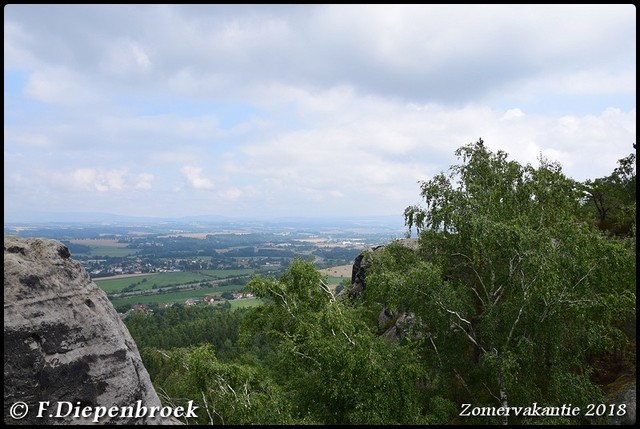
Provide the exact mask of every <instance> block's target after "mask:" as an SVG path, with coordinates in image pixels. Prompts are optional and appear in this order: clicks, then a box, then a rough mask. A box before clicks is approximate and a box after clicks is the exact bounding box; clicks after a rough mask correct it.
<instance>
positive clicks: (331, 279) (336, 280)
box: [327, 276, 351, 285]
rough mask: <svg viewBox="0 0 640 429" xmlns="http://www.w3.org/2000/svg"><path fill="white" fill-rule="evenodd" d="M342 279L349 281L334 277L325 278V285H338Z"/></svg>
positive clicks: (349, 278)
mask: <svg viewBox="0 0 640 429" xmlns="http://www.w3.org/2000/svg"><path fill="white" fill-rule="evenodd" d="M344 279H348V280H349V281H351V277H335V276H327V284H330V285H339V284H340V283H342V281H343V280H344Z"/></svg>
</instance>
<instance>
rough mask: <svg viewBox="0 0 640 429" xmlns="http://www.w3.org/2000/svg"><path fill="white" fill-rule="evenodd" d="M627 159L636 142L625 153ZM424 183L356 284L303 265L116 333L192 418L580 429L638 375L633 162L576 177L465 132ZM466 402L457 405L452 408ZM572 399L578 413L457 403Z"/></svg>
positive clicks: (602, 416)
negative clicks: (338, 282) (124, 334)
mask: <svg viewBox="0 0 640 429" xmlns="http://www.w3.org/2000/svg"><path fill="white" fill-rule="evenodd" d="M634 152H635V144H634ZM455 154H456V156H457V158H458V160H459V163H458V164H456V165H453V166H451V167H450V169H449V170H448V171H447V172H442V173H440V174H438V175H436V176H434V177H433V178H432V179H430V180H427V181H424V182H420V183H419V186H420V189H419V197H420V198H419V202H418V203H417V204H415V205H411V206H409V207H407V208H406V210H405V214H404V219H405V224H406V227H407V236H411V235H412V234H415V236H416V237H417V239H418V243H419V249H418V250H413V249H411V248H408V247H406V246H403V245H401V244H400V243H397V242H392V243H389V244H388V245H386V246H384V247H383V248H380V249H378V250H376V251H374V250H366V251H365V252H364V260H365V261H366V267H367V269H366V287H365V288H364V289H363V290H361V291H358V293H351V292H355V291H351V290H350V287H348V286H347V287H345V288H344V289H343V290H342V291H341V292H340V293H338V294H335V293H333V292H332V291H331V289H330V288H328V287H327V285H326V278H325V277H324V276H323V275H322V274H320V272H319V271H317V270H316V269H315V268H314V264H313V260H312V259H303V258H296V259H295V260H294V261H293V262H292V263H291V264H290V265H289V267H288V269H287V270H286V272H285V273H284V274H282V275H280V276H279V277H277V278H276V277H271V276H260V275H257V276H254V277H252V278H251V280H250V281H249V282H248V283H247V284H246V286H245V290H246V291H248V292H251V293H253V294H254V295H256V296H257V297H259V298H262V299H263V300H264V302H265V304H264V305H259V306H255V307H251V308H245V309H238V310H231V309H229V308H228V307H226V308H214V307H210V308H209V307H193V308H191V307H181V306H176V307H174V308H167V309H163V310H161V311H158V312H156V313H155V314H145V313H139V314H134V315H132V316H130V317H128V318H127V319H125V323H126V324H127V327H128V328H129V330H130V332H131V334H132V336H133V337H134V339H135V340H136V343H137V345H138V347H139V350H140V353H141V356H142V358H143V362H144V364H145V366H146V368H147V370H148V371H149V374H150V376H151V379H152V382H153V384H154V386H155V387H156V390H157V391H158V393H159V394H160V396H161V399H162V401H163V403H165V404H167V405H176V406H177V405H185V404H186V403H187V402H188V401H189V400H193V401H195V403H196V404H197V405H198V407H199V409H198V412H197V414H198V417H197V419H191V420H189V421H187V422H186V423H189V424H327V425H329V424H331V425H333V424H367V425H375V424H469V425H480V424H490V425H493V424H588V423H605V422H607V421H608V420H607V418H608V417H610V416H620V415H622V414H624V413H625V412H626V409H625V406H624V404H614V405H613V406H610V407H608V408H606V410H605V411H606V413H597V414H596V415H593V416H588V415H586V413H585V411H586V410H588V408H589V406H592V407H593V406H594V405H598V404H605V403H607V402H606V401H607V398H608V397H611V395H612V394H615V393H616V391H617V390H619V389H620V388H621V386H623V385H624V384H625V383H626V382H628V381H630V380H635V377H636V374H635V368H636V351H635V350H636V334H635V319H636V262H635V261H636V244H635V238H636V221H635V219H636V195H635V192H636V191H635V189H636V183H635V180H636V178H635V170H636V157H635V153H631V154H630V155H628V156H627V157H625V158H622V159H620V160H619V161H618V166H617V167H616V168H615V169H614V170H613V171H612V173H611V174H610V175H609V176H606V177H601V178H595V179H592V180H586V181H584V182H578V181H575V180H573V179H571V178H569V177H567V176H565V174H564V173H563V172H562V167H561V165H560V164H558V163H556V162H553V161H549V160H547V159H544V158H543V157H541V158H540V159H539V163H538V165H537V166H533V165H530V164H527V165H522V164H520V163H518V162H516V161H513V160H510V159H509V156H508V154H507V153H505V152H503V151H497V152H493V151H491V150H490V149H489V148H488V147H487V146H486V145H485V144H484V142H483V140H482V139H479V140H478V141H477V142H474V143H470V144H468V145H465V146H462V147H460V148H459V149H458V150H457V151H456V153H455ZM465 404H466V405H465ZM533 404H536V405H537V406H539V407H556V408H560V407H563V406H570V407H579V409H580V410H582V411H581V412H580V413H579V414H578V415H561V414H553V413H549V414H547V415H532V414H527V413H518V414H517V415H516V414H515V413H507V415H504V413H502V414H501V415H468V414H466V413H465V412H464V410H465V409H466V410H468V409H470V408H471V409H475V408H481V407H486V409H498V408H502V409H509V408H517V407H531V406H533Z"/></svg>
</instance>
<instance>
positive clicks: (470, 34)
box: [4, 4, 636, 222]
mask: <svg viewBox="0 0 640 429" xmlns="http://www.w3.org/2000/svg"><path fill="white" fill-rule="evenodd" d="M479 138H482V139H483V140H484V142H485V145H486V146H487V147H489V149H491V150H492V151H497V150H503V151H505V152H507V153H508V154H509V158H510V159H513V160H516V161H518V162H520V163H522V164H523V165H524V164H532V165H534V166H536V165H539V164H538V162H539V159H540V157H541V156H542V157H544V158H546V159H548V160H551V161H556V162H558V163H560V164H561V165H562V168H563V172H564V173H565V174H566V175H567V176H569V177H571V178H573V179H576V180H580V181H584V180H587V179H594V178H597V177H603V176H607V175H609V174H611V172H612V171H613V169H614V168H615V167H616V166H617V160H619V159H621V158H623V157H625V156H627V155H628V154H629V153H631V152H633V151H634V149H633V146H632V144H633V143H634V142H636V9H635V6H633V5H632V4H618V5H166V4H163V5H126V4H120V5H8V6H5V8H4V216H5V222H6V221H19V220H21V219H24V220H26V219H28V218H30V217H31V216H33V215H34V213H67V212H69V213H71V212H98V213H113V214H118V215H127V216H146V217H182V216H196V215H221V216H229V217H255V218H261V217H264V218H276V217H290V216H298V217H360V216H382V215H385V216H388V215H391V216H393V215H397V216H398V217H400V218H401V217H402V215H403V212H404V209H405V208H406V207H407V206H410V205H414V204H418V203H420V195H419V193H420V187H419V182H420V181H425V180H429V179H430V178H432V177H433V176H435V175H436V174H438V173H440V172H447V171H448V169H449V167H450V166H451V165H454V164H458V163H459V162H460V160H459V159H457V158H456V157H455V154H454V152H455V150H456V149H457V148H459V147H461V146H464V145H467V144H469V143H472V142H476V141H477V140H478V139H479Z"/></svg>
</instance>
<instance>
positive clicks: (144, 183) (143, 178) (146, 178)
mask: <svg viewBox="0 0 640 429" xmlns="http://www.w3.org/2000/svg"><path fill="white" fill-rule="evenodd" d="M153 179H154V177H153V174H148V173H142V174H138V182H137V183H136V185H135V188H136V189H151V187H152V182H153Z"/></svg>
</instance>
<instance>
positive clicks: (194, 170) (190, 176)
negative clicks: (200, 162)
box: [180, 165, 213, 189]
mask: <svg viewBox="0 0 640 429" xmlns="http://www.w3.org/2000/svg"><path fill="white" fill-rule="evenodd" d="M180 171H181V172H182V174H183V175H184V176H185V177H186V178H187V181H189V183H190V184H191V186H193V187H194V188H195V189H212V188H213V182H211V180H209V179H207V178H205V177H202V168H200V167H193V166H190V165H185V166H184V167H182V169H181V170H180Z"/></svg>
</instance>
